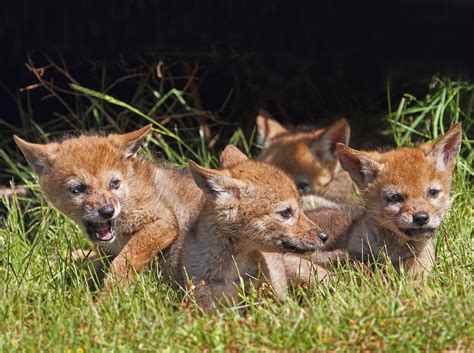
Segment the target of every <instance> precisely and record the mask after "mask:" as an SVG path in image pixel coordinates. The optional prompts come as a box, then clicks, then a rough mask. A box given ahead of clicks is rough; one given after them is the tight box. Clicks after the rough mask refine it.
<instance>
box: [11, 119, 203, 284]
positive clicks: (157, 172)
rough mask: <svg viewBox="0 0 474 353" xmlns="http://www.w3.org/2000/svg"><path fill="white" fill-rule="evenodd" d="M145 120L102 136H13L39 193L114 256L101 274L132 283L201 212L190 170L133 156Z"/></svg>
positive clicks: (143, 132)
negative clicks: (46, 139) (43, 140)
mask: <svg viewBox="0 0 474 353" xmlns="http://www.w3.org/2000/svg"><path fill="white" fill-rule="evenodd" d="M150 130H151V125H148V126H145V127H144V128H142V129H140V130H137V131H134V132H130V133H128V134H123V135H118V134H110V135H108V136H100V135H81V136H79V137H75V138H70V139H65V140H63V141H60V142H52V143H48V144H45V145H42V144H33V143H30V142H26V141H24V140H22V139H20V138H19V137H17V136H14V139H15V141H16V143H17V145H18V146H19V147H20V149H21V150H22V152H23V154H24V155H25V157H26V159H27V161H28V163H29V164H30V165H31V167H32V168H33V169H34V171H35V172H36V173H37V174H38V176H39V182H40V185H41V188H42V190H43V193H44V194H45V196H46V198H48V199H49V200H50V201H51V202H52V203H53V205H54V206H56V207H57V208H58V209H59V210H60V211H61V212H63V213H64V214H65V215H67V216H68V217H69V218H71V219H72V220H74V221H75V222H76V223H77V224H78V225H79V226H80V228H81V229H82V230H83V232H84V233H85V234H87V236H88V237H89V240H90V241H91V242H92V243H94V244H95V245H96V246H97V247H98V249H99V252H101V253H103V254H105V255H107V256H110V257H112V258H114V260H113V261H112V264H111V270H110V271H109V274H108V276H107V278H106V286H108V287H109V286H110V284H111V282H112V280H113V279H118V280H119V281H125V282H131V281H133V277H134V276H133V274H134V271H138V272H140V271H141V270H142V268H143V267H144V266H145V265H146V264H147V263H148V261H149V260H150V259H151V258H152V257H153V255H155V254H156V253H157V252H158V251H160V250H162V249H164V248H166V247H167V246H169V245H170V244H171V243H172V242H173V240H174V239H175V238H176V237H177V235H178V230H179V229H181V228H183V227H186V224H187V222H188V220H189V219H191V218H192V215H193V210H195V209H199V207H198V204H199V202H200V199H201V195H202V193H201V191H200V190H199V188H197V187H196V185H195V183H194V182H193V180H192V177H191V175H190V173H189V172H188V173H187V172H183V171H177V170H172V169H166V168H162V167H158V166H156V165H154V164H153V163H150V162H149V161H146V160H144V159H142V158H141V157H139V156H138V155H137V152H138V150H139V148H140V146H141V144H142V142H143V141H144V139H145V137H146V135H147V134H148V133H149V131H150Z"/></svg>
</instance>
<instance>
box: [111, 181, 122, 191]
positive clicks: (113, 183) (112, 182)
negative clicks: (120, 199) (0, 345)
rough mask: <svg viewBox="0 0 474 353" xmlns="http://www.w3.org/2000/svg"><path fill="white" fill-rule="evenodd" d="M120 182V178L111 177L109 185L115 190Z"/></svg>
mask: <svg viewBox="0 0 474 353" xmlns="http://www.w3.org/2000/svg"><path fill="white" fill-rule="evenodd" d="M120 183H121V181H120V179H112V180H111V181H110V184H109V185H110V188H111V189H115V190H117V189H118V188H119V187H120Z"/></svg>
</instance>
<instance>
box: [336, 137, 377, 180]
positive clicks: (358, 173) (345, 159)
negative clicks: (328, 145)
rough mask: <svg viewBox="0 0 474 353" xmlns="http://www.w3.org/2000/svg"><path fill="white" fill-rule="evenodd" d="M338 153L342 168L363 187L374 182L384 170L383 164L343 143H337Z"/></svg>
mask: <svg viewBox="0 0 474 353" xmlns="http://www.w3.org/2000/svg"><path fill="white" fill-rule="evenodd" d="M336 153H337V158H338V159H339V162H340V163H341V166H342V168H344V170H345V171H346V172H348V173H349V175H350V176H351V178H352V180H354V182H355V183H356V184H357V186H359V187H360V188H362V189H363V188H365V187H366V186H367V185H368V184H370V183H371V182H373V181H374V180H375V178H376V177H377V174H378V173H379V172H380V171H381V170H382V164H380V163H379V162H377V161H376V160H374V159H372V158H369V157H368V156H366V155H364V154H363V153H362V152H359V151H357V150H354V149H352V148H349V147H347V146H346V145H343V144H342V143H338V144H337V146H336Z"/></svg>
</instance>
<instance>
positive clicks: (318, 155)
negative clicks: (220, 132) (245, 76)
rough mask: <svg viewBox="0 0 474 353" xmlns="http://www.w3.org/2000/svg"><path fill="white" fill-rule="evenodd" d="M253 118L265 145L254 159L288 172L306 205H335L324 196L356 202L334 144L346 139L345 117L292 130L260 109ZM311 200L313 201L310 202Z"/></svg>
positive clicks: (338, 201) (260, 140) (348, 132)
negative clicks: (320, 126) (316, 126)
mask: <svg viewBox="0 0 474 353" xmlns="http://www.w3.org/2000/svg"><path fill="white" fill-rule="evenodd" d="M256 122H257V130H258V137H259V142H260V143H261V144H262V145H263V146H264V147H265V149H264V150H263V151H262V152H261V154H260V155H259V156H258V158H257V159H258V160H261V161H263V162H267V163H271V164H273V165H275V166H277V167H279V168H281V169H282V170H284V171H285V172H286V173H288V175H289V176H290V177H291V178H292V179H293V180H294V181H295V183H296V185H297V187H298V189H299V191H300V193H301V194H302V195H304V196H303V199H304V201H305V205H307V207H306V206H305V208H313V207H314V206H317V207H335V206H336V205H335V204H334V202H325V199H327V200H330V201H335V202H336V203H344V204H358V203H359V199H358V197H357V196H356V195H355V193H354V189H353V183H352V180H351V178H350V177H349V175H348V174H347V173H346V172H345V171H344V170H342V168H341V166H340V164H339V161H338V160H337V157H336V144H337V143H340V142H342V143H344V144H348V143H349V138H350V127H349V124H348V123H347V121H346V120H345V119H340V120H338V121H336V122H335V123H333V124H332V125H331V126H329V127H328V128H326V129H320V130H314V131H308V132H291V131H288V130H287V129H285V128H284V127H283V126H282V125H280V124H279V123H278V122H277V121H276V120H275V119H273V118H272V117H271V116H270V115H269V114H268V113H267V112H265V111H263V110H262V111H260V114H259V115H258V117H257V120H256ZM314 195H317V196H318V197H314ZM313 200H314V201H315V205H314V206H311V201H313Z"/></svg>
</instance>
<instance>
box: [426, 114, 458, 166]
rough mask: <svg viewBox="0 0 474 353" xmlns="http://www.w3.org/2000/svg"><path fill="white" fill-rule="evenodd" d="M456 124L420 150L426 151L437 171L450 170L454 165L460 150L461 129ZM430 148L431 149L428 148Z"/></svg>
mask: <svg viewBox="0 0 474 353" xmlns="http://www.w3.org/2000/svg"><path fill="white" fill-rule="evenodd" d="M461 127H462V126H461V123H457V124H456V125H454V126H453V127H452V128H451V129H449V130H448V131H447V132H446V133H445V134H444V135H443V136H441V137H439V138H438V139H437V140H436V141H434V142H432V143H431V146H430V144H425V145H424V146H423V147H422V148H423V149H424V150H425V151H427V152H426V156H427V157H428V158H429V159H431V160H432V161H433V163H434V164H435V165H436V168H437V169H438V170H439V171H445V170H452V169H453V168H454V166H455V165H456V156H457V155H458V153H459V150H460V149H461V139H462V129H461ZM429 147H431V148H429Z"/></svg>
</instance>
